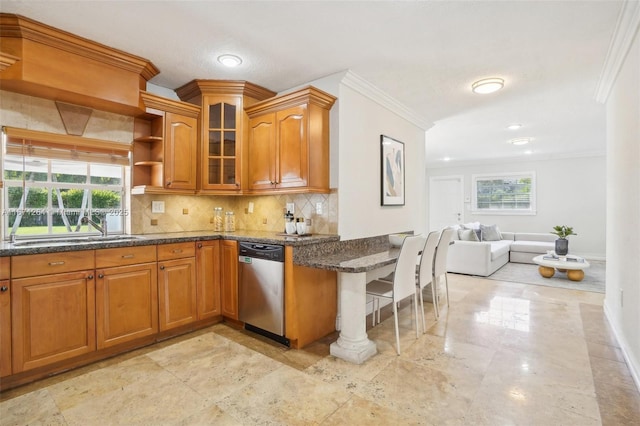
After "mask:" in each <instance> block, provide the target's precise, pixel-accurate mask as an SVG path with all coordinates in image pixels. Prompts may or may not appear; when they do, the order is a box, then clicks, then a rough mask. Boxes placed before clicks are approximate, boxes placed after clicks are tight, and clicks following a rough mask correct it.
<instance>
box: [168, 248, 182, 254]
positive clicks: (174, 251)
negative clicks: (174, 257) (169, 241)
mask: <svg viewBox="0 0 640 426" xmlns="http://www.w3.org/2000/svg"><path fill="white" fill-rule="evenodd" d="M171 253H182V249H173V250H171Z"/></svg>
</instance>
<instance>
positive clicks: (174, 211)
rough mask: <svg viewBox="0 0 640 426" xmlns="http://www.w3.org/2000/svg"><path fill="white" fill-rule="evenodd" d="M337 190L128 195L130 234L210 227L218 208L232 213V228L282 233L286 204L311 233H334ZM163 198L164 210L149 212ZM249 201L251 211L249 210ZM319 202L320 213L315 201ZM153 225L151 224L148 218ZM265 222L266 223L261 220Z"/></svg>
mask: <svg viewBox="0 0 640 426" xmlns="http://www.w3.org/2000/svg"><path fill="white" fill-rule="evenodd" d="M337 199H338V196H337V193H335V192H333V193H331V194H291V195H284V194H279V195H260V196H257V195H256V196H242V197H236V196H204V195H155V194H154V195H151V194H147V195H134V196H132V197H131V233H134V234H152V233H158V232H183V231H203V230H213V223H211V222H212V218H213V209H214V208H215V207H222V209H223V211H225V212H227V211H232V212H234V213H235V216H236V229H243V230H251V231H272V232H284V213H285V208H286V205H287V203H293V204H294V207H295V209H294V211H295V212H294V216H295V217H296V218H298V217H301V218H304V219H311V228H310V232H311V233H316V234H335V233H337V230H338V218H337V209H335V208H330V206H331V205H332V204H334V205H337ZM152 201H164V204H165V213H152V212H151V202H152ZM249 203H253V213H249ZM317 203H322V213H321V214H318V213H316V204H317ZM152 219H154V220H157V225H151V220H152ZM265 222H266V223H265Z"/></svg>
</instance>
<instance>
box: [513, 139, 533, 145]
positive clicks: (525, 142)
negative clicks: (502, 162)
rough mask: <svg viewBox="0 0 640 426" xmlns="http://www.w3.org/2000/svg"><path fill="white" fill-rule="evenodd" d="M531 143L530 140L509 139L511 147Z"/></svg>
mask: <svg viewBox="0 0 640 426" xmlns="http://www.w3.org/2000/svg"><path fill="white" fill-rule="evenodd" d="M529 142H531V138H515V139H509V143H510V144H511V145H526V144H528V143H529Z"/></svg>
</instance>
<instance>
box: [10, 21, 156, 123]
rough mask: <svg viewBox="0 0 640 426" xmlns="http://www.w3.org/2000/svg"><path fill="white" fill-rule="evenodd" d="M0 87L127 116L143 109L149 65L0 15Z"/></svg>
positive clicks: (45, 27)
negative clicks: (142, 99)
mask: <svg viewBox="0 0 640 426" xmlns="http://www.w3.org/2000/svg"><path fill="white" fill-rule="evenodd" d="M0 58H1V59H2V61H1V63H2V66H1V67H0V89H1V90H8V91H12V92H17V93H22V94H25V95H30V96H36V97H40V98H45V99H51V100H55V101H62V102H67V103H71V104H75V105H82V106H86V107H90V108H94V109H98V110H102V111H109V112H114V113H118V114H124V115H133V116H135V115H138V114H140V112H141V111H144V109H145V107H144V105H142V104H141V100H140V91H141V90H146V83H147V81H148V80H150V79H151V78H153V77H154V76H155V75H157V74H158V73H159V70H158V69H157V68H156V67H155V65H153V64H152V63H151V62H150V61H148V60H146V59H143V58H140V57H137V56H133V55H130V54H128V53H126V52H122V51H120V50H116V49H113V48H111V47H108V46H105V45H102V44H99V43H96V42H93V41H91V40H87V39H84V38H81V37H78V36H75V35H73V34H70V33H68V32H65V31H62V30H58V29H56V28H53V27H50V26H48V25H45V24H42V23H40V22H36V21H34V20H31V19H29V18H25V17H23V16H20V15H14V14H8V13H0Z"/></svg>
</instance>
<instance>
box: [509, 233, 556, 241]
mask: <svg viewBox="0 0 640 426" xmlns="http://www.w3.org/2000/svg"><path fill="white" fill-rule="evenodd" d="M556 238H558V237H557V236H555V235H553V234H551V233H549V234H530V233H524V232H516V233H515V235H514V238H513V239H514V240H516V241H547V242H554V241H555V240H556Z"/></svg>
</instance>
